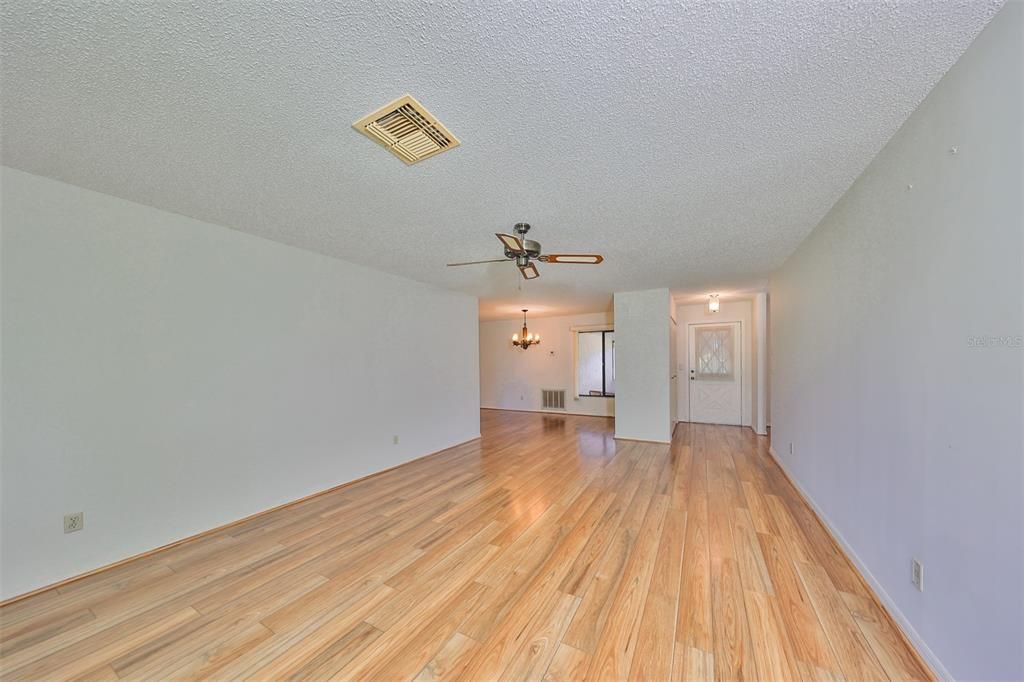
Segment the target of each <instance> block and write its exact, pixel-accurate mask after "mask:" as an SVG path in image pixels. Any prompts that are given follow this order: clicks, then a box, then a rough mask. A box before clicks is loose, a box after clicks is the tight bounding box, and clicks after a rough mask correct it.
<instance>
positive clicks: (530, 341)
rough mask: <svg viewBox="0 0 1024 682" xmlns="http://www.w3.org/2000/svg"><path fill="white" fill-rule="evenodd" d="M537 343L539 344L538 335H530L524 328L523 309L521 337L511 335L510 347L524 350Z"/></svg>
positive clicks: (524, 313)
mask: <svg viewBox="0 0 1024 682" xmlns="http://www.w3.org/2000/svg"><path fill="white" fill-rule="evenodd" d="M538 343H540V334H531V333H530V330H529V329H527V328H526V308H523V335H522V336H519V334H513V335H512V345H513V346H517V347H519V348H522V349H523V350H526V349H527V348H529V347H530V346H534V345H536V344H538Z"/></svg>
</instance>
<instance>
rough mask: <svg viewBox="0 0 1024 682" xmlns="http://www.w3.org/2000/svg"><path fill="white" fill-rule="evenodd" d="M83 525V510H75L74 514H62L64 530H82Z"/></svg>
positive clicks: (68, 531) (70, 531)
mask: <svg viewBox="0 0 1024 682" xmlns="http://www.w3.org/2000/svg"><path fill="white" fill-rule="evenodd" d="M84 527H85V512H75V513H74V514H65V515H64V532H65V533H74V532H75V531H77V530H82V529H83V528H84Z"/></svg>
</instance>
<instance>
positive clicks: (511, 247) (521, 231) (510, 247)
mask: <svg viewBox="0 0 1024 682" xmlns="http://www.w3.org/2000/svg"><path fill="white" fill-rule="evenodd" d="M512 231H513V232H515V234H505V233H504V232H495V233H494V236H495V237H497V238H498V241H499V242H501V245H502V246H503V247H504V250H505V251H504V252H505V258H503V259H502V258H498V259H494V260H476V261H467V262H463V263H449V264H448V267H456V266H460V265H477V264H479V263H501V262H503V261H512V262H514V263H515V264H516V267H517V268H519V274H521V275H522V276H523V279H537V278H538V277H540V271H539V270H537V265H536V264H535V261H539V262H541V263H549V264H559V263H561V264H575V265H597V264H598V263H601V262H602V261H604V256H601V255H599V254H596V253H549V254H545V253H542V251H541V245H540V242H536V241H534V240H532V239H527V238H526V233H527V232H529V231H530V224H529V223H516V224H515V226H514V227H513V228H512ZM524 312H525V311H524Z"/></svg>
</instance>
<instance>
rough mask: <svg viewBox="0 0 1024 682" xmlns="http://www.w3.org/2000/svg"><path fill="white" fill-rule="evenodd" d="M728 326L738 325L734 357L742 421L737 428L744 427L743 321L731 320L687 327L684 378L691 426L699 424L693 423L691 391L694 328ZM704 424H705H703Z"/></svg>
mask: <svg viewBox="0 0 1024 682" xmlns="http://www.w3.org/2000/svg"><path fill="white" fill-rule="evenodd" d="M727 324H734V325H736V343H735V344H734V348H735V353H734V357H735V360H736V376H737V383H738V384H739V389H740V400H739V404H740V419H739V422H738V423H737V424H736V425H737V426H743V321H742V320H729V321H728V322H725V321H723V322H690V323H688V324H687V325H686V375H685V376H684V377H683V381H685V382H686V417H687V419H688V420H689V422H690V423H691V424H694V423H697V422H694V421H693V392H692V391H691V390H690V386H691V383H692V382H691V381H690V371H691V370H693V369H695V368H694V366H693V352H694V351H693V346H692V338H691V337H692V336H693V334H692V332H693V328H694V327H722V326H725V325H727ZM701 423H703V422H701Z"/></svg>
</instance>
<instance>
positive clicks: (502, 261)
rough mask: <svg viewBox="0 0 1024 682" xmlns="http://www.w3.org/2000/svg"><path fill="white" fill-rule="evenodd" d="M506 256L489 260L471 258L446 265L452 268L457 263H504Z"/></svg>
mask: <svg viewBox="0 0 1024 682" xmlns="http://www.w3.org/2000/svg"><path fill="white" fill-rule="evenodd" d="M507 260H508V259H507V258H492V259H491V260H471V261H467V262H465V263H449V264H448V267H450V268H454V267H455V266H457V265H479V264H480V263H505V262H506V261H507Z"/></svg>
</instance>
